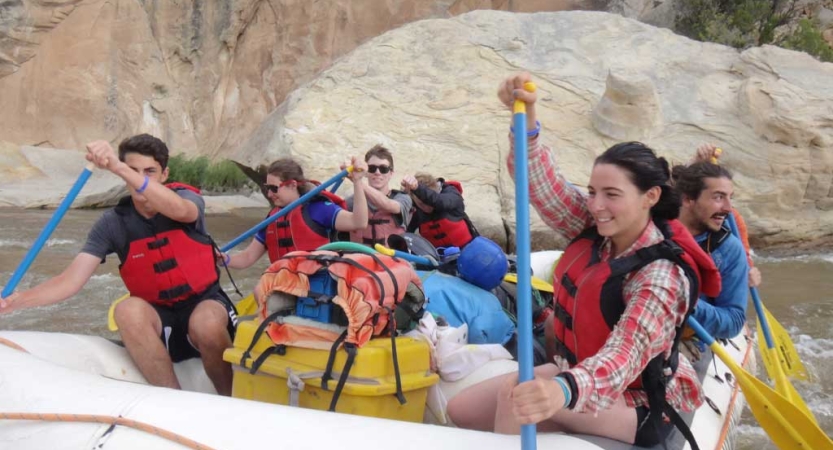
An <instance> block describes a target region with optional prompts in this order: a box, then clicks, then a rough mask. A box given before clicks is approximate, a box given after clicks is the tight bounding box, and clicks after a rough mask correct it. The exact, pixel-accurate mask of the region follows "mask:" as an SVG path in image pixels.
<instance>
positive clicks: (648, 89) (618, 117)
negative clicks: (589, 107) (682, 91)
mask: <svg viewBox="0 0 833 450" xmlns="http://www.w3.org/2000/svg"><path fill="white" fill-rule="evenodd" d="M661 125H662V113H661V111H660V105H659V99H658V98H657V93H656V89H655V88H654V83H653V81H651V79H650V78H648V77H646V76H644V75H641V74H638V73H631V74H625V73H618V74H614V73H613V72H611V73H610V74H608V76H607V82H606V86H605V93H604V95H602V98H601V100H599V103H598V104H596V107H595V108H594V109H593V126H594V127H595V128H596V131H598V132H599V133H601V134H603V135H605V136H608V137H612V138H614V139H618V140H620V141H638V140H642V139H645V138H648V137H651V135H652V134H653V133H654V131H656V130H657V129H659V128H660V127H661Z"/></svg>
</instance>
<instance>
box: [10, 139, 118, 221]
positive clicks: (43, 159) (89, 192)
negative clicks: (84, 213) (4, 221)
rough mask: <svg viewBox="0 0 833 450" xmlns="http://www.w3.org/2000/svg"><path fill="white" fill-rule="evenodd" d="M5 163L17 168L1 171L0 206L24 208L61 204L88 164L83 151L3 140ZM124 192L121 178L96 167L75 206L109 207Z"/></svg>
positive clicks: (52, 206)
mask: <svg viewBox="0 0 833 450" xmlns="http://www.w3.org/2000/svg"><path fill="white" fill-rule="evenodd" d="M6 162H9V163H12V164H14V169H13V170H9V171H6V170H4V171H2V177H0V180H2V181H0V207H8V206H14V207H23V208H34V207H42V206H43V207H49V208H54V207H57V206H58V205H60V204H61V202H62V201H63V199H64V197H66V195H67V192H69V189H70V188H71V187H72V186H73V184H75V181H76V180H78V176H79V175H81V172H82V171H83V170H84V166H86V164H87V160H86V159H84V154H83V153H81V152H76V151H71V150H59V149H53V148H39V147H28V146H27V147H22V148H18V147H17V146H14V145H10V144H7V143H6V144H3V143H0V163H6ZM123 195H127V188H125V185H124V181H122V179H121V178H119V177H117V176H115V175H113V174H111V173H110V172H107V171H100V170H95V171H93V174H92V176H91V177H90V179H89V180H87V183H86V184H85V185H84V187H83V189H81V192H80V193H79V194H78V197H77V198H76V199H75V202H73V207H75V208H89V207H98V206H109V205H113V204H115V203H116V201H117V200H118V199H119V198H120V197H121V196H123Z"/></svg>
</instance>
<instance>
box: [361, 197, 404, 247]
mask: <svg viewBox="0 0 833 450" xmlns="http://www.w3.org/2000/svg"><path fill="white" fill-rule="evenodd" d="M400 193H401V191H397V190H391V191H390V193H389V194H388V198H391V199H392V198H393V197H394V196H396V195H397V194H400ZM370 211H371V213H370V217H368V219H367V227H365V228H364V229H361V230H356V231H351V232H350V240H351V241H353V242H358V243H360V244H365V245H369V246H371V247H373V246H374V245H375V244H382V245H385V246H386V245H387V242H388V236H390V235H392V234H399V235H402V234H404V233H405V228H404V227H402V226H399V225H396V217H395V216H396V214H391V213H389V212H387V211H383V210H382V209H381V208H375V209H372V210H370Z"/></svg>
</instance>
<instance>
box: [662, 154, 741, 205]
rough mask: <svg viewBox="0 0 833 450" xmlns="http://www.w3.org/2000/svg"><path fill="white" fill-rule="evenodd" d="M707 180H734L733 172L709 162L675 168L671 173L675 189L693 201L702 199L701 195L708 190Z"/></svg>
mask: <svg viewBox="0 0 833 450" xmlns="http://www.w3.org/2000/svg"><path fill="white" fill-rule="evenodd" d="M706 178H727V179H729V180H731V179H732V172H729V169H727V168H725V167H723V166H720V165H717V164H712V163H710V162H708V161H700V162H696V163H694V164H692V165H690V166H683V165H678V166H674V169H673V170H672V171H671V179H672V180H673V181H674V188H675V189H676V190H677V192H679V193H680V194H682V195H683V196H685V197H686V198H690V199H692V200H697V199H698V198H700V194H702V193H703V191H704V190H705V189H706V182H705V179H706Z"/></svg>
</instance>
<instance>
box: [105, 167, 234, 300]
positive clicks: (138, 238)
mask: <svg viewBox="0 0 833 450" xmlns="http://www.w3.org/2000/svg"><path fill="white" fill-rule="evenodd" d="M167 186H168V187H169V188H171V189H173V190H180V189H188V190H190V191H193V192H196V193H197V194H199V193H200V191H199V189H197V188H195V187H192V186H189V185H186V184H182V183H171V184H168V185H167ZM115 211H116V215H117V216H118V217H119V218H120V219H121V222H122V225H123V227H124V230H125V234H126V236H127V239H126V241H125V242H126V246H125V248H122V249H118V250H117V253H118V255H119V259H120V261H121V265H120V266H119V274H120V275H121V278H122V280H124V284H125V286H126V287H127V290H128V291H130V295H131V296H134V297H139V298H141V299H143V300H146V301H148V302H150V303H154V304H159V305H170V304H173V303H176V302H179V301H183V300H187V299H189V298H191V297H193V296H195V295H199V294H201V293H203V292H205V291H207V290H208V289H209V288H211V287H213V286H216V285H217V284H218V280H219V279H220V272H219V270H218V269H217V265H216V263H215V259H214V258H215V255H214V244H213V241H212V240H211V237H209V236H208V235H207V234H204V233H202V232H200V231H198V230H197V229H196V226H195V225H194V224H184V223H181V222H177V221H175V220H172V219H169V218H168V217H166V216H164V215H162V214H156V215H155V216H153V217H152V218H150V219H146V218H144V217H142V216H141V215H140V214H139V213H138V211H136V208H134V207H133V205H132V202H131V199H130V197H125V198H123V199H122V200H121V201H119V204H118V206H116V208H115Z"/></svg>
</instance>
